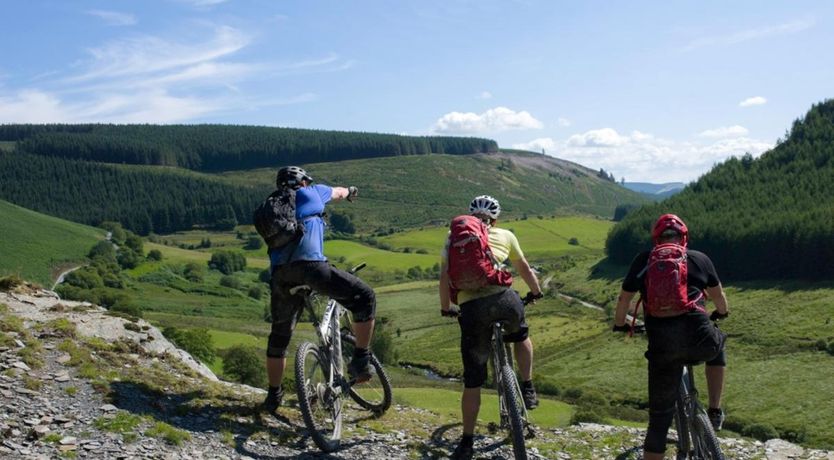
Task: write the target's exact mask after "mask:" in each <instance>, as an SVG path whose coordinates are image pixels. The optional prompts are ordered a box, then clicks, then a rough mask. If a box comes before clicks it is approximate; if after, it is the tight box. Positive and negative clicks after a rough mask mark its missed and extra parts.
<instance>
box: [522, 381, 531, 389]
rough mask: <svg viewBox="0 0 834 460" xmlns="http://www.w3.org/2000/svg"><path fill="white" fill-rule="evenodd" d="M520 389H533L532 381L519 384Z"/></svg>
mask: <svg viewBox="0 0 834 460" xmlns="http://www.w3.org/2000/svg"><path fill="white" fill-rule="evenodd" d="M521 388H522V389H527V388H533V381H532V380H528V381H526V382H521Z"/></svg>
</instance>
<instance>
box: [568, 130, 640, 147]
mask: <svg viewBox="0 0 834 460" xmlns="http://www.w3.org/2000/svg"><path fill="white" fill-rule="evenodd" d="M627 142H628V138H627V137H623V136H620V135H619V134H618V133H617V131H615V130H613V129H611V128H602V129H592V130H590V131H586V132H584V133H582V134H574V135H573V136H571V137H570V138H569V139H568V145H570V146H572V147H616V146H618V145H623V144H625V143H627Z"/></svg>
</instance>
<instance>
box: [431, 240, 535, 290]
mask: <svg viewBox="0 0 834 460" xmlns="http://www.w3.org/2000/svg"><path fill="white" fill-rule="evenodd" d="M489 249H490V250H492V255H493V256H495V260H497V261H498V262H499V263H501V264H504V263H505V262H506V261H507V260H509V261H515V260H521V259H522V258H523V257H524V253H523V252H521V246H519V244H518V238H516V237H515V235H514V234H513V232H511V231H509V230H505V229H503V228H498V227H489ZM448 258H449V239H448V238H447V239H446V245H445V246H444V248H443V252H442V254H441V259H442V260H441V265H446V262H447V260H448ZM506 288H507V287H506V286H486V287H484V288H481V289H478V290H477V291H460V292H458V305H460V304H462V303H464V302H469V301H470V300H475V299H480V298H481V297H486V296H488V295H492V294H495V293H498V292H501V291H502V290H504V289H506Z"/></svg>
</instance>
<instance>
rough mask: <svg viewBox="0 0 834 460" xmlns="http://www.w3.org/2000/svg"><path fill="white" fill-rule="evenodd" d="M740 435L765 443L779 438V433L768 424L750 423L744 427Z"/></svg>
mask: <svg viewBox="0 0 834 460" xmlns="http://www.w3.org/2000/svg"><path fill="white" fill-rule="evenodd" d="M741 434H743V435H744V436H748V437H751V438H755V439H758V440H759V441H767V440H768V439H774V438H778V437H779V432H777V431H776V428H774V427H773V425H771V424H769V423H751V424H749V425H747V426H745V427H744V429H743V430H742V431H741Z"/></svg>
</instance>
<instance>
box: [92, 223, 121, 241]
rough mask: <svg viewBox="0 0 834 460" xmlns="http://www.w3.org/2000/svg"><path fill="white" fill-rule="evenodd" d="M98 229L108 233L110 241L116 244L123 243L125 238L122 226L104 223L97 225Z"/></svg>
mask: <svg viewBox="0 0 834 460" xmlns="http://www.w3.org/2000/svg"><path fill="white" fill-rule="evenodd" d="M99 227H101V228H103V229H105V230H107V231H108V232H110V239H111V240H113V242H115V243H116V244H122V243H124V241H125V238H126V237H127V233H125V229H124V228H122V224H120V223H118V222H112V221H104V222H102V223H101V224H100V225H99Z"/></svg>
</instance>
